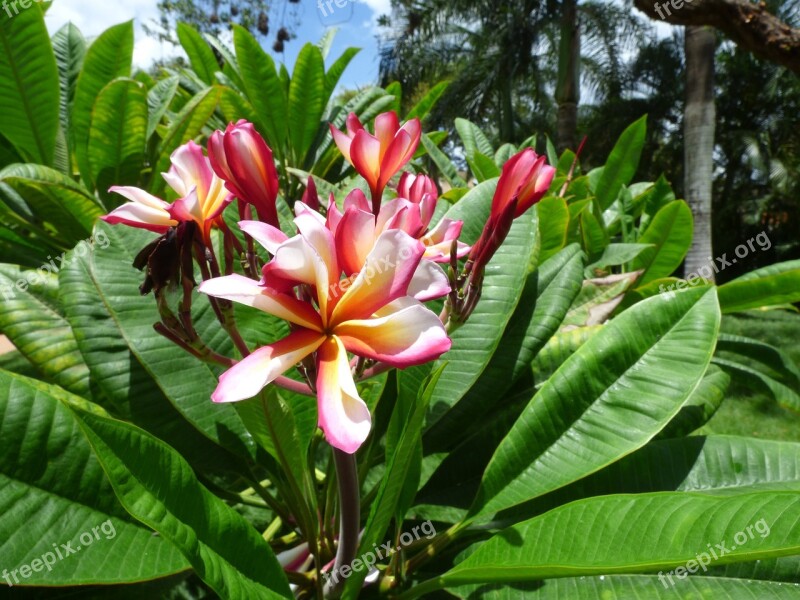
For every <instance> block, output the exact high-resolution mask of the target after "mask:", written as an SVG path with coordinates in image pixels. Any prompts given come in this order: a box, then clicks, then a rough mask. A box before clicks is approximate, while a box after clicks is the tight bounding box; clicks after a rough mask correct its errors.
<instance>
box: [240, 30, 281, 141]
mask: <svg viewBox="0 0 800 600" xmlns="http://www.w3.org/2000/svg"><path fill="white" fill-rule="evenodd" d="M233 42H234V45H235V47H236V58H237V59H238V60H239V68H240V70H241V75H242V80H243V82H244V88H245V89H244V91H245V93H246V94H247V97H248V99H249V100H250V103H251V104H252V105H253V107H254V108H255V109H256V113H257V114H258V119H259V120H258V125H259V129H260V130H261V131H262V132H263V133H264V134H265V136H266V138H267V142H268V143H269V145H270V147H271V148H272V149H273V151H275V152H276V153H277V154H278V156H282V155H283V147H284V143H285V141H286V135H287V126H288V108H287V105H288V98H287V94H286V90H285V89H284V87H283V84H282V83H281V80H280V78H279V77H278V72H277V70H276V69H275V61H273V60H272V57H271V56H270V55H269V54H267V53H266V52H264V50H263V49H262V48H261V46H260V45H259V43H258V41H257V40H256V39H255V38H254V37H253V36H252V35H251V34H250V33H249V32H248V31H247V30H246V29H244V28H242V27H236V26H235V27H234V30H233Z"/></svg>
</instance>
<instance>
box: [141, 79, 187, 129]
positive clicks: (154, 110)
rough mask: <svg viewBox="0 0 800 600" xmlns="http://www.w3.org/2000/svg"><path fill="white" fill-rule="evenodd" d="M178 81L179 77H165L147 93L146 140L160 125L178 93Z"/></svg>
mask: <svg viewBox="0 0 800 600" xmlns="http://www.w3.org/2000/svg"><path fill="white" fill-rule="evenodd" d="M180 80H181V79H180V77H178V76H177V75H174V76H172V77H167V78H166V79H162V80H161V81H159V82H158V83H157V84H155V85H154V86H153V87H152V88H151V89H150V90H149V91H148V92H147V112H148V116H147V135H146V138H147V139H148V140H149V139H150V136H152V135H153V133H155V131H156V128H157V127H158V125H159V124H160V123H161V119H163V118H164V115H165V114H166V112H167V109H168V108H169V105H170V104H171V103H172V99H173V98H174V97H175V93H176V92H177V91H178V84H180Z"/></svg>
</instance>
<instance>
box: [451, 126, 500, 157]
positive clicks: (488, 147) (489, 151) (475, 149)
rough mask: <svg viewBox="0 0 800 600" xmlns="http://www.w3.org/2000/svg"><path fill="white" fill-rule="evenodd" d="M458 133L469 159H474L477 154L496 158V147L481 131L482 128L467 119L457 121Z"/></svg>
mask: <svg viewBox="0 0 800 600" xmlns="http://www.w3.org/2000/svg"><path fill="white" fill-rule="evenodd" d="M456 131H458V136H459V137H460V138H461V143H462V144H464V151H465V153H466V155H467V157H473V156H475V155H476V154H477V153H481V154H483V155H485V156H494V147H493V146H492V143H491V142H490V141H489V138H487V137H486V134H485V133H483V131H481V129H480V127H478V126H477V125H475V123H473V122H472V121H468V120H467V119H456Z"/></svg>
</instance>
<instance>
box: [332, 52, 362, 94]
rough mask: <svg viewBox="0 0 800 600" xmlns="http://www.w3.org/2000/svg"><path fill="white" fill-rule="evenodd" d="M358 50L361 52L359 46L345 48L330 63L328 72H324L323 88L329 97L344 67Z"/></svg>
mask: <svg viewBox="0 0 800 600" xmlns="http://www.w3.org/2000/svg"><path fill="white" fill-rule="evenodd" d="M359 52H361V48H347V49H346V50H345V51H344V52H342V55H341V56H340V57H339V58H337V59H336V61H335V62H334V63H333V64H332V65H331V68H330V69H328V72H327V73H325V90H326V95H327V97H328V98H330V97H331V95H332V94H333V92H334V91H335V90H336V86H337V85H338V84H339V80H340V79H341V78H342V74H343V73H344V72H345V69H347V66H348V65H349V64H350V62H351V61H352V60H353V59H354V58H355V57H356V55H357V54H358V53H359Z"/></svg>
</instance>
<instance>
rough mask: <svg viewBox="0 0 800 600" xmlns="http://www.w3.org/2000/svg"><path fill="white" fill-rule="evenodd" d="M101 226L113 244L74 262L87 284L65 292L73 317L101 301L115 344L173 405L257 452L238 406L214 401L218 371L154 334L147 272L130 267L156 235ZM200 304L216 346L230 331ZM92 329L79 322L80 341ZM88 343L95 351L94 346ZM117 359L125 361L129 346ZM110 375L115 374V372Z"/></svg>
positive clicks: (211, 433)
mask: <svg viewBox="0 0 800 600" xmlns="http://www.w3.org/2000/svg"><path fill="white" fill-rule="evenodd" d="M97 231H98V232H100V231H102V232H103V233H104V234H105V235H106V236H107V239H108V240H109V244H108V247H107V248H106V249H103V250H98V249H95V251H94V252H92V253H91V254H90V255H89V256H87V257H84V258H80V259H79V260H77V261H76V264H75V265H73V267H74V269H73V271H72V274H73V276H74V277H80V275H79V274H78V273H80V271H79V270H78V265H80V269H82V270H83V275H82V276H83V277H84V278H85V279H86V281H85V282H83V283H85V284H87V285H83V284H81V282H75V283H76V284H79V285H75V287H73V288H72V290H74V291H73V293H72V294H71V295H67V293H66V292H65V293H64V295H63V296H62V298H64V299H66V300H67V301H68V303H69V304H70V305H72V306H71V307H70V306H68V307H67V314H68V315H69V316H70V319H71V320H72V319H80V318H81V317H84V315H85V314H86V312H87V311H89V312H92V311H95V310H96V309H95V308H94V306H93V305H98V304H100V305H102V307H103V308H104V309H105V311H106V312H107V313H108V314H109V315H110V316H111V318H112V319H113V321H114V325H115V326H116V329H117V330H118V331H117V333H116V335H117V336H118V337H119V339H118V340H117V342H118V343H117V344H116V345H115V349H117V350H119V349H120V346H119V343H124V346H127V347H128V348H130V351H131V352H132V353H133V355H134V356H135V357H136V359H137V361H138V362H139V363H140V364H141V367H143V368H144V370H145V371H146V372H147V373H148V374H149V375H150V377H151V378H152V382H151V384H150V385H154V384H155V385H157V386H158V388H159V389H160V390H161V392H163V394H164V396H166V397H167V398H168V399H169V401H170V402H171V403H172V405H173V406H174V407H175V408H176V409H177V410H178V411H179V412H180V413H181V414H182V415H183V416H184V417H185V418H186V419H187V420H188V421H189V422H190V423H192V424H193V425H194V426H195V427H196V428H197V429H198V430H199V431H200V432H202V433H203V434H204V435H205V436H206V437H207V438H208V439H210V440H213V441H214V442H216V443H218V444H220V445H221V446H223V447H225V448H227V449H229V450H230V451H231V452H233V453H236V454H239V455H240V456H243V457H252V456H253V455H254V452H255V444H254V442H253V440H252V437H251V436H250V435H249V434H248V433H247V431H246V429H245V427H244V424H243V423H242V421H241V419H240V418H239V416H238V415H237V414H236V410H235V409H234V407H233V406H231V405H220V404H216V405H215V404H213V403H212V402H211V400H210V397H211V393H212V392H213V391H214V389H215V388H216V386H217V372H216V371H214V370H212V369H211V367H210V366H209V365H208V364H206V363H202V362H200V361H198V360H196V359H195V358H193V357H192V356H191V355H189V354H188V353H186V352H184V351H183V350H180V349H179V348H177V347H175V346H174V345H173V344H172V343H171V342H169V341H167V340H166V339H165V338H162V337H161V336H159V335H154V332H153V323H155V322H157V321H158V320H159V319H158V311H157V309H156V306H155V301H154V300H153V298H152V297H150V296H145V297H143V296H141V295H140V294H139V290H138V287H139V284H140V283H141V278H142V275H141V274H140V273H139V272H137V271H136V270H135V269H134V268H133V267H131V266H128V265H131V264H132V263H133V261H134V257H135V256H136V254H137V253H138V251H139V249H140V248H142V247H144V246H145V245H146V244H147V243H148V242H149V241H150V240H151V239H152V234H147V233H143V232H141V231H138V230H133V229H131V228H126V227H111V226H109V225H106V224H105V223H99V224H98V230H97ZM196 304H198V306H197V307H196V308H195V311H196V314H195V325H196V329H197V331H198V334H199V335H201V336H203V337H204V339H206V341H207V342H208V343H209V344H211V345H212V347H213V346H214V344H215V343H216V342H217V339H216V338H222V337H225V334H224V332H223V331H222V330H221V329H222V328H221V327H220V326H219V325H218V324H217V323H216V322H215V321H214V318H213V315H212V314H211V312H212V311H211V310H210V308H209V307H208V304H207V303H205V302H203V301H201V299H200V298H199V297H198V299H197V302H196ZM83 323H84V326H86V325H88V326H89V327H90V328H91V327H92V326H93V325H92V323H91V322H89V323H86V321H83ZM75 324H76V325H77V322H76V323H75ZM89 331H91V329H90V330H89ZM87 334H88V331H82V330H80V329H78V328H77V327H76V336H77V337H78V338H79V344H80V339H81V338H82V337H84V336H86V335H87ZM215 336H216V337H215ZM88 346H89V348H88V349H89V351H91V350H92V348H91V345H90V344H89V345H88ZM124 346H123V348H124ZM118 358H119V359H120V360H124V358H125V354H124V351H122V353H121V354H120V355H119V357H118ZM97 359H98V357H95V358H94V360H97ZM87 363H89V364H91V363H92V360H90V359H89V358H87ZM122 372H123V373H125V371H122ZM107 376H108V377H113V374H111V373H108V374H107Z"/></svg>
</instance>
